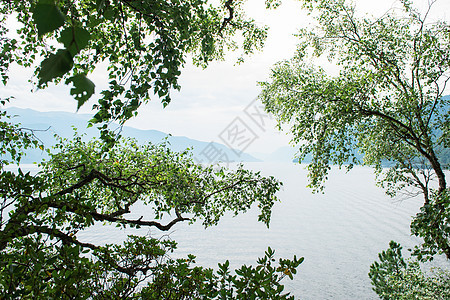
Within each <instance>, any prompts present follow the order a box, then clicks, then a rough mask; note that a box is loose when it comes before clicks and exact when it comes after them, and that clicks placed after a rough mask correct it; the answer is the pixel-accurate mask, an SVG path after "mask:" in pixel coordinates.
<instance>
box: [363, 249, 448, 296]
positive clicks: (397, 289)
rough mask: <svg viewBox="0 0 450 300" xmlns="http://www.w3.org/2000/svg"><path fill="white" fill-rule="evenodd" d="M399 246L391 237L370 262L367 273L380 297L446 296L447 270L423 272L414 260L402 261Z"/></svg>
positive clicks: (436, 269) (437, 269)
mask: <svg viewBox="0 0 450 300" xmlns="http://www.w3.org/2000/svg"><path fill="white" fill-rule="evenodd" d="M401 250H402V247H401V246H400V245H399V244H397V243H395V242H393V241H391V242H390V244H389V249H387V250H386V251H382V252H381V253H380V254H379V255H378V258H379V260H380V262H374V263H373V264H372V265H371V266H370V272H369V277H370V279H371V280H372V284H373V286H374V290H375V291H376V292H377V294H378V295H379V296H380V297H381V299H386V300H391V299H448V298H449V297H450V272H449V270H442V269H439V268H435V269H432V270H431V272H429V273H431V274H426V273H425V272H423V271H422V270H421V268H420V265H419V262H418V261H411V262H408V263H407V262H406V261H405V259H403V255H402V251H401Z"/></svg>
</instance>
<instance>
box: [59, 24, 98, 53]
mask: <svg viewBox="0 0 450 300" xmlns="http://www.w3.org/2000/svg"><path fill="white" fill-rule="evenodd" d="M90 38H91V35H90V33H89V31H87V30H86V29H84V28H81V27H68V28H66V29H64V30H63V31H62V32H61V36H60V38H59V41H60V42H61V43H63V44H64V46H65V47H66V49H67V50H69V52H70V54H71V55H72V57H74V56H75V55H76V54H77V53H78V52H80V51H81V50H82V49H84V48H85V47H86V46H87V45H88V43H89V40H90Z"/></svg>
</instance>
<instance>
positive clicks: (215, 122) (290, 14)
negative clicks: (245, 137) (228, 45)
mask: <svg viewBox="0 0 450 300" xmlns="http://www.w3.org/2000/svg"><path fill="white" fill-rule="evenodd" d="M355 2H356V7H357V10H358V11H359V13H360V14H366V13H367V14H371V15H375V16H381V15H382V14H383V13H385V12H386V11H388V10H389V9H391V8H392V7H395V6H399V2H398V1H393V0H357V1H355ZM414 3H415V4H416V6H417V7H419V8H420V9H421V10H422V11H423V10H424V9H425V8H426V7H427V3H428V0H415V1H414ZM437 4H438V5H436V6H435V7H434V9H433V18H436V17H439V18H443V19H445V20H447V21H448V20H450V1H449V0H438V3H437ZM247 11H248V14H249V15H250V16H251V17H253V18H255V19H256V20H257V21H258V22H259V23H261V24H266V25H269V26H270V28H271V29H270V31H269V38H268V40H267V42H266V46H265V48H264V51H263V52H260V53H256V54H255V55H253V56H252V57H250V58H247V60H246V62H245V63H244V64H241V65H238V66H235V65H234V64H233V63H234V59H233V57H232V55H231V56H229V57H228V59H227V60H226V61H225V62H214V63H212V64H211V65H210V66H209V67H208V69H206V70H202V69H199V68H195V67H193V66H191V65H187V66H186V68H185V69H184V70H183V72H182V76H181V78H180V84H181V91H180V92H174V93H173V95H172V98H173V100H172V103H171V104H170V105H169V106H168V107H166V108H165V109H163V108H162V105H161V104H160V102H158V100H156V99H155V100H153V101H152V102H150V103H149V104H147V105H146V106H144V107H141V108H140V109H139V115H138V117H137V118H135V119H132V120H130V121H129V122H128V123H127V125H128V126H133V127H136V128H140V129H156V130H160V131H163V132H166V133H171V134H172V135H182V136H187V137H190V138H194V139H198V140H202V141H207V142H209V141H215V142H220V143H223V141H222V140H221V137H222V138H223V133H224V131H225V130H226V129H227V128H230V125H231V126H232V125H233V124H237V123H236V122H238V123H239V122H240V123H241V125H242V124H244V125H242V126H246V127H247V128H248V129H249V130H251V131H252V132H253V134H254V137H255V138H254V139H253V142H252V143H251V144H250V145H249V146H248V148H247V149H246V152H263V153H270V152H272V151H274V150H276V149H277V148H279V147H282V146H286V145H288V142H289V137H288V136H287V135H286V134H285V133H279V132H278V131H277V130H276V129H275V128H274V127H275V123H274V122H273V121H270V122H267V118H265V117H264V116H262V115H261V116H257V115H256V109H259V105H258V103H257V102H254V100H255V98H256V97H257V95H258V93H259V88H258V86H257V84H256V83H257V82H258V81H264V80H266V79H267V78H268V74H269V71H270V68H271V66H272V65H273V64H274V63H276V62H277V61H280V60H283V59H288V58H290V57H291V56H292V54H293V53H294V50H295V45H296V39H295V37H293V34H295V33H296V32H297V30H298V29H299V28H301V27H306V26H311V19H310V18H309V17H308V16H307V15H306V13H305V12H304V11H302V9H301V5H300V4H299V2H298V1H294V0H284V1H283V5H282V6H281V7H279V8H278V9H276V10H274V11H266V10H265V9H264V1H263V0H249V1H248V4H247ZM10 77H11V80H10V83H9V84H8V86H7V87H1V89H0V96H11V95H13V96H15V97H16V99H15V100H14V101H13V102H12V106H16V107H22V108H32V109H35V110H39V111H50V110H53V111H55V110H56V111H58V110H59V111H69V112H75V111H76V102H75V100H73V98H72V97H71V96H70V95H69V87H67V86H63V85H61V86H58V87H50V88H48V89H45V90H39V91H34V92H33V93H31V92H30V90H32V89H33V88H32V86H31V85H30V84H29V83H28V82H27V80H28V79H29V78H30V77H31V72H30V71H29V70H23V69H18V68H17V67H14V68H12V70H11V76H10ZM90 78H91V79H92V80H93V81H94V83H95V84H96V92H97V93H98V92H99V91H100V90H101V87H102V86H105V85H104V84H105V82H106V81H107V76H106V73H104V72H101V71H99V72H96V73H95V74H94V76H90ZM92 104H93V101H90V102H88V103H87V104H85V106H84V107H83V108H82V109H81V110H80V112H82V113H86V112H89V108H90V107H91V106H92ZM246 112H247V113H246ZM248 113H249V114H248ZM252 113H253V114H252ZM263 121H264V123H263Z"/></svg>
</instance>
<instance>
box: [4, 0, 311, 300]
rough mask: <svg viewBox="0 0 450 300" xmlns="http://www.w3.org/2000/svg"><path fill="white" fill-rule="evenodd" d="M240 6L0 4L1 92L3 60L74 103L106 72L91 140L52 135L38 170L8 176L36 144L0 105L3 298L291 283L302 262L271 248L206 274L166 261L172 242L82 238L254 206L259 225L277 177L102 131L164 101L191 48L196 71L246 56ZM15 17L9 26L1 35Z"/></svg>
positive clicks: (223, 292) (190, 262) (193, 1)
mask: <svg viewBox="0 0 450 300" xmlns="http://www.w3.org/2000/svg"><path fill="white" fill-rule="evenodd" d="M242 5H243V1H239V0H236V1H232V0H228V1H220V2H219V3H216V6H213V5H210V4H209V3H208V2H207V1H204V0H189V1H178V0H173V1H140V0H96V1H88V0H75V1H66V0H56V1H53V0H37V1H33V0H30V1H19V0H11V1H2V2H1V3H0V13H1V17H0V34H1V36H0V53H1V56H0V57H1V59H0V76H1V77H2V78H1V79H2V82H3V84H7V82H8V76H9V75H8V70H9V68H10V66H11V64H12V63H17V64H19V65H21V66H24V67H28V68H35V78H34V79H33V80H34V83H35V84H36V86H37V87H38V88H45V87H46V86H47V85H48V84H51V83H52V82H54V83H59V82H64V83H66V84H72V86H73V88H72V89H71V92H70V93H71V94H72V95H73V96H74V97H75V99H76V100H77V101H78V107H80V106H81V105H83V104H84V103H85V102H86V101H87V100H88V99H89V98H91V97H92V95H93V94H94V91H95V84H94V83H93V82H92V81H91V80H90V79H88V76H89V74H90V73H91V72H92V71H93V70H94V69H95V68H96V67H97V66H99V65H101V64H104V65H107V71H108V76H109V88H108V89H106V90H103V91H101V93H100V94H101V95H100V98H99V99H98V100H97V101H96V103H95V104H94V108H95V109H96V110H97V113H96V115H95V116H94V118H93V120H92V121H91V122H92V123H99V124H100V125H99V128H100V129H101V133H102V134H101V139H100V140H91V141H84V140H83V139H82V137H80V136H75V137H74V138H73V140H64V139H61V140H60V141H59V143H58V144H57V145H56V147H55V148H53V149H51V150H48V149H47V151H48V152H49V153H50V159H49V160H48V161H45V162H42V163H41V165H40V170H39V172H37V174H31V173H30V172H24V171H23V169H22V168H21V167H20V166H19V167H18V171H17V172H12V171H8V170H7V169H6V168H5V166H6V165H7V164H15V165H18V164H19V163H20V160H21V158H22V157H23V155H24V150H25V149H27V148H29V147H35V148H36V147H38V148H41V149H44V148H45V145H42V144H41V143H40V141H39V140H37V139H36V138H35V136H34V132H33V130H32V129H26V128H21V127H20V125H14V124H12V122H11V120H10V117H9V116H8V115H7V114H6V112H5V111H4V110H2V111H0V137H1V139H0V153H1V159H0V298H1V299H125V298H132V299H193V298H195V299H198V298H208V299H209V298H211V299H231V298H240V299H256V298H259V299H291V298H293V297H291V296H290V295H289V293H286V292H284V287H283V285H281V283H280V281H281V280H282V279H283V278H285V277H289V278H291V279H292V277H293V274H295V273H296V268H297V267H298V266H299V265H300V263H301V262H302V261H303V258H301V259H297V258H296V257H295V256H294V259H293V260H288V259H280V260H279V261H278V262H277V263H275V259H274V251H273V250H272V249H270V248H269V249H268V250H267V251H266V253H265V255H264V257H263V258H260V259H259V260H258V261H257V265H256V266H255V267H253V266H242V267H241V268H239V269H237V270H236V271H235V272H233V271H231V270H229V263H228V261H227V262H225V263H224V264H221V265H219V269H218V270H217V271H214V270H212V269H209V268H204V267H201V266H196V265H195V264H194V263H195V257H194V256H192V255H190V256H188V257H187V258H186V259H177V260H175V259H172V258H171V257H170V254H171V253H172V252H173V251H174V250H175V248H176V242H174V241H171V240H169V239H165V238H156V237H152V236H137V235H129V236H128V238H127V240H126V241H125V242H124V243H123V245H119V244H112V245H103V244H100V243H98V241H95V240H83V239H82V238H80V235H79V233H80V232H81V231H83V230H85V229H88V228H90V227H92V226H93V225H95V224H98V223H109V224H112V225H116V226H117V227H121V228H139V227H148V228H157V229H158V230H160V231H161V232H166V231H168V230H169V229H171V228H172V227H173V226H175V225H176V224H177V223H179V222H195V221H200V222H202V224H203V225H204V226H205V227H208V226H211V225H216V224H217V223H218V221H219V219H220V218H221V217H222V216H223V215H224V214H225V213H227V212H228V213H234V214H238V213H241V212H245V211H247V210H248V209H250V207H252V206H257V207H258V208H259V210H260V215H259V221H262V222H264V223H265V224H267V225H269V221H270V214H271V208H272V206H273V204H274V202H275V201H277V198H276V196H275V193H276V192H277V191H278V189H279V188H280V185H281V183H280V182H278V181H277V180H275V179H274V178H271V177H269V178H267V177H263V176H261V175H260V174H259V173H253V172H250V171H246V170H243V169H242V168H238V169H237V170H235V171H229V170H226V169H224V168H220V167H216V168H213V167H212V166H201V165H197V164H195V163H194V162H193V160H192V157H191V156H190V155H189V152H182V153H175V152H172V151H171V150H170V149H169V148H168V147H166V145H165V144H161V145H152V144H148V145H137V144H136V142H135V141H133V140H126V139H124V140H119V139H115V137H114V135H113V134H111V133H110V132H109V131H108V124H109V122H111V121H114V120H115V121H119V123H123V122H125V121H126V120H128V119H129V118H131V117H132V116H133V115H135V114H136V111H137V108H138V107H139V106H140V105H141V104H142V103H145V102H146V101H148V100H150V98H151V97H152V96H153V95H155V97H157V98H160V99H161V101H162V103H163V104H164V105H167V104H168V103H169V102H170V93H169V92H170V90H171V89H172V88H175V89H176V88H179V86H178V83H177V80H178V76H179V75H180V71H181V68H182V66H183V65H184V63H185V59H186V55H187V54H188V53H190V54H191V55H192V57H193V59H194V62H195V63H197V64H198V65H200V66H203V67H204V66H206V65H207V64H208V62H210V61H211V60H214V59H222V58H223V56H224V52H225V51H226V50H228V49H231V50H235V49H237V48H241V49H242V51H243V55H246V54H250V53H252V51H253V50H254V49H258V48H259V47H261V46H262V44H263V41H264V39H265V37H266V28H259V27H257V26H256V25H255V22H254V21H253V20H251V19H248V18H246V16H245V15H244V13H243V10H242ZM266 5H267V7H268V8H269V7H273V6H276V5H277V3H276V1H270V0H269V1H266ZM13 18H15V19H17V21H18V30H17V32H13V31H10V30H9V27H8V26H9V25H10V24H11V23H10V22H12V21H11V19H13ZM15 25H17V24H15ZM15 25H14V26H15ZM239 32H240V33H242V34H241V37H239V34H238V33H239ZM236 41H240V45H239V43H238V42H236ZM10 100H11V99H2V100H1V104H2V105H4V104H5V103H6V102H7V101H10ZM136 205H145V207H147V210H146V211H139V213H140V214H141V215H140V217H137V218H135V217H132V214H130V213H135V211H134V210H133V209H134V208H136ZM255 208H256V207H255ZM193 238H195V237H193Z"/></svg>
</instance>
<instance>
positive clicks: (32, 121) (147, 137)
mask: <svg viewBox="0 0 450 300" xmlns="http://www.w3.org/2000/svg"><path fill="white" fill-rule="evenodd" d="M6 110H7V112H8V114H9V115H11V116H14V117H13V118H12V122H13V123H20V124H21V126H22V127H24V128H29V129H33V130H35V135H36V136H37V137H38V138H39V139H40V140H41V141H42V142H43V143H44V145H45V147H47V148H49V147H50V146H53V145H55V143H56V138H55V136H54V135H55V134H56V135H58V136H60V137H63V138H70V137H72V136H73V135H74V133H75V131H74V128H76V131H77V132H78V133H79V134H84V135H85V136H86V139H90V138H93V137H98V136H99V133H98V129H97V128H95V126H94V127H91V128H86V126H87V121H88V120H90V119H91V118H92V116H91V115H89V114H77V113H70V112H59V111H56V112H39V111H35V110H32V109H21V108H16V107H10V108H7V109H6ZM122 135H123V136H125V137H131V138H135V139H136V140H137V141H138V142H139V143H141V144H143V143H147V142H152V143H161V142H163V141H164V140H165V139H166V138H167V141H168V143H169V147H170V148H171V149H172V150H173V151H183V150H185V149H186V148H190V149H192V154H193V157H194V159H195V160H196V161H198V162H203V163H216V162H218V161H219V157H221V158H222V159H220V160H221V161H223V162H227V161H228V162H256V161H260V160H259V159H257V158H255V157H253V156H252V155H250V154H247V153H245V152H242V153H241V152H240V151H238V150H233V149H230V148H228V147H226V146H225V145H222V144H219V143H215V142H204V141H199V140H194V139H190V138H188V137H184V136H170V135H168V134H167V133H164V132H162V131H158V130H142V129H137V128H133V127H129V126H124V127H123V128H122ZM208 149H209V150H208ZM46 156H47V155H46V153H45V152H43V151H41V150H37V149H33V150H29V151H27V155H26V157H24V159H23V160H22V163H33V162H39V161H41V160H42V158H45V157H46ZM212 158H214V159H212Z"/></svg>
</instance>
